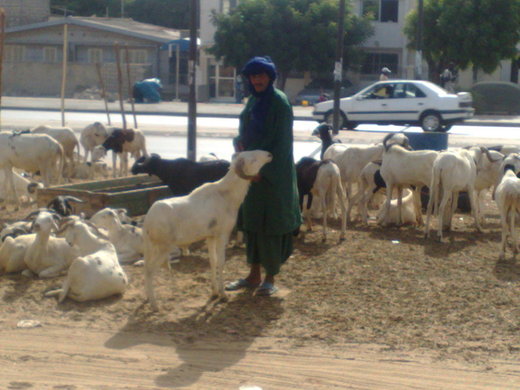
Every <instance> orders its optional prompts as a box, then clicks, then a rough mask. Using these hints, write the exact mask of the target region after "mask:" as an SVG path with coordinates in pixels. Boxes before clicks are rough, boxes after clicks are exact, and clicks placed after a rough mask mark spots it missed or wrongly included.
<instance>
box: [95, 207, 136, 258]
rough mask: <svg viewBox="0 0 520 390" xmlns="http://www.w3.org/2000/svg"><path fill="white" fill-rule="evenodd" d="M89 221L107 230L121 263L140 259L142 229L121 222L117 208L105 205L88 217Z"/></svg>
mask: <svg viewBox="0 0 520 390" xmlns="http://www.w3.org/2000/svg"><path fill="white" fill-rule="evenodd" d="M125 211H126V210H125ZM90 222H91V223H93V224H94V225H95V226H97V227H98V228H101V229H105V230H106V231H107V236H108V239H109V240H110V242H111V243H112V244H114V247H115V248H116V252H117V257H118V259H119V262H120V263H121V264H130V263H134V262H135V261H137V260H139V259H142V257H143V232H142V229H141V228H140V227H137V226H134V225H130V224H123V223H121V219H120V218H119V212H118V210H115V209H111V208H109V207H106V208H104V209H102V210H99V211H98V212H96V213H95V214H94V215H93V216H92V217H91V218H90Z"/></svg>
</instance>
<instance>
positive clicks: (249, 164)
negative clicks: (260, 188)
mask: <svg viewBox="0 0 520 390" xmlns="http://www.w3.org/2000/svg"><path fill="white" fill-rule="evenodd" d="M272 160H273V155H272V154H271V153H269V152H266V151H263V150H252V151H247V152H240V153H237V154H236V155H234V156H233V161H232V163H231V164H232V166H233V169H234V172H235V173H236V175H237V176H238V177H240V178H241V179H244V180H253V179H255V178H256V176H257V175H258V173H259V172H260V169H262V167H263V166H264V165H265V164H267V163H269V162H271V161H272Z"/></svg>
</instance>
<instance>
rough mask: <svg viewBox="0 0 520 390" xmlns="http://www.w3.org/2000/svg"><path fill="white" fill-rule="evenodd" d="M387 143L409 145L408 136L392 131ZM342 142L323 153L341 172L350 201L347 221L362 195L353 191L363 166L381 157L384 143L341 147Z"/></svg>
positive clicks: (386, 138)
mask: <svg viewBox="0 0 520 390" xmlns="http://www.w3.org/2000/svg"><path fill="white" fill-rule="evenodd" d="M384 140H385V142H386V145H390V144H394V143H395V144H399V145H405V146H408V137H406V136H405V135H404V134H403V133H390V134H388V135H387V136H386V137H385V139H384ZM337 145H338V146H337ZM341 146H342V144H333V145H331V146H330V147H328V148H327V150H326V151H325V153H324V154H323V159H331V160H332V161H334V162H335V163H336V164H337V165H338V167H339V170H340V172H341V182H342V185H343V188H344V190H345V193H346V199H347V202H348V209H347V222H350V213H351V210H352V207H353V206H354V204H356V203H357V202H358V201H359V199H360V196H357V194H356V195H354V194H353V193H352V189H353V185H354V184H356V185H357V188H358V189H359V180H360V174H361V171H362V170H363V168H364V167H365V166H366V165H367V164H368V163H369V162H371V161H374V160H379V159H381V156H382V154H383V150H384V146H383V144H382V143H378V144H375V145H359V146H348V147H345V148H342V147H341Z"/></svg>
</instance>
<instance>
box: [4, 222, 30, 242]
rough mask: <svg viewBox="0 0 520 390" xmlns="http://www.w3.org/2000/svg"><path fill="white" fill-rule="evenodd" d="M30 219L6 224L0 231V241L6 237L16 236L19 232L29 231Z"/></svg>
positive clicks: (26, 232)
mask: <svg viewBox="0 0 520 390" xmlns="http://www.w3.org/2000/svg"><path fill="white" fill-rule="evenodd" d="M31 229H32V221H16V222H11V223H9V224H6V225H5V226H4V227H3V228H2V230H1V231H0V241H5V239H6V238H7V237H12V238H14V237H17V236H19V235H21V234H28V233H31Z"/></svg>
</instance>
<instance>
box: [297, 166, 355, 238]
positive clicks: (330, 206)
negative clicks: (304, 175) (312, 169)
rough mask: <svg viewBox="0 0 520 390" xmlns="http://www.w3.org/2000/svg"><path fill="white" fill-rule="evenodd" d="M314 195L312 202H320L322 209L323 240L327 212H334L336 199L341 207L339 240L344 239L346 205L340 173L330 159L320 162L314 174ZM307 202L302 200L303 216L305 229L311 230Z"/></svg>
mask: <svg viewBox="0 0 520 390" xmlns="http://www.w3.org/2000/svg"><path fill="white" fill-rule="evenodd" d="M311 193H312V195H313V196H314V203H313V204H315V203H317V202H316V201H318V202H319V203H320V206H321V207H320V209H321V211H322V234H323V239H322V240H323V241H324V242H325V241H326V240H327V217H328V214H333V213H334V212H335V206H336V199H337V201H338V202H339V205H340V209H341V233H340V240H344V239H345V233H346V225H347V221H346V220H347V218H346V207H345V191H344V190H343V186H342V185H341V174H340V172H339V168H338V166H337V165H336V164H335V163H334V162H333V161H331V160H325V161H323V163H322V164H320V166H319V168H318V172H317V174H316V180H315V181H314V184H313V186H312V189H311ZM306 206H307V202H306V201H305V200H304V202H303V210H302V211H303V216H304V217H305V221H306V224H307V229H308V230H309V231H310V230H312V221H311V214H312V213H311V209H310V208H308V207H306Z"/></svg>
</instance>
